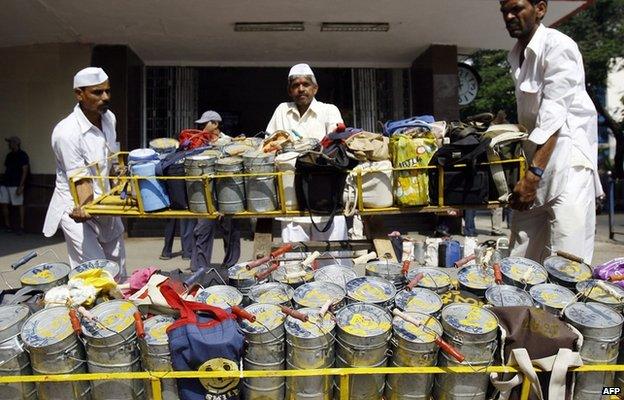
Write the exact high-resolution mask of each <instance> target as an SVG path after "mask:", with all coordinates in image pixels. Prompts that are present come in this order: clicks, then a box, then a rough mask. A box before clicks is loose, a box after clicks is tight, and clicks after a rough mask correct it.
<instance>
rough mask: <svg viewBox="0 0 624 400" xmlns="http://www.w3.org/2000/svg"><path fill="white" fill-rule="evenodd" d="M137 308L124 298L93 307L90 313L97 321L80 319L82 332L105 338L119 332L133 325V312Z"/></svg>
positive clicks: (89, 335)
mask: <svg viewBox="0 0 624 400" xmlns="http://www.w3.org/2000/svg"><path fill="white" fill-rule="evenodd" d="M137 311H138V309H137V308H136V306H135V305H134V304H132V303H131V302H129V301H126V300H111V301H107V302H105V303H101V304H98V305H97V306H95V307H93V309H92V310H91V314H93V316H94V317H95V318H96V320H97V321H98V322H97V323H92V322H89V321H88V320H86V319H83V320H82V332H83V333H84V335H85V336H87V337H93V338H106V337H110V336H112V335H115V334H116V333H121V332H123V331H124V330H126V329H127V328H128V327H130V326H132V325H134V313H135V312H137Z"/></svg>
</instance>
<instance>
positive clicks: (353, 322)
mask: <svg viewBox="0 0 624 400" xmlns="http://www.w3.org/2000/svg"><path fill="white" fill-rule="evenodd" d="M390 326H391V325H390V322H387V321H382V322H377V321H375V320H373V319H372V318H370V317H369V316H367V315H363V314H360V313H355V314H353V315H352V316H351V319H350V320H349V323H348V325H346V326H343V327H342V329H344V331H345V332H347V333H350V334H352V335H356V336H369V335H371V334H377V333H381V332H386V331H388V330H389V329H390Z"/></svg>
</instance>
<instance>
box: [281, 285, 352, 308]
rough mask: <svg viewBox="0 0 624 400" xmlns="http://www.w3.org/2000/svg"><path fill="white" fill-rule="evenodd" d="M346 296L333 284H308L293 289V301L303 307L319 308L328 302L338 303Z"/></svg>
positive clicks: (342, 290) (341, 289) (343, 291)
mask: <svg viewBox="0 0 624 400" xmlns="http://www.w3.org/2000/svg"><path fill="white" fill-rule="evenodd" d="M345 296H346V293H345V290H344V289H343V288H341V287H340V286H338V285H336V284H335V283H330V282H309V283H305V284H303V285H301V286H299V287H298V288H297V289H295V293H294V295H293V300H294V301H295V302H296V303H297V304H300V305H301V306H303V307H311V308H321V307H323V305H325V303H326V302H327V301H328V300H331V302H332V303H331V304H332V305H334V304H337V303H340V302H341V301H342V300H343V299H344V298H345Z"/></svg>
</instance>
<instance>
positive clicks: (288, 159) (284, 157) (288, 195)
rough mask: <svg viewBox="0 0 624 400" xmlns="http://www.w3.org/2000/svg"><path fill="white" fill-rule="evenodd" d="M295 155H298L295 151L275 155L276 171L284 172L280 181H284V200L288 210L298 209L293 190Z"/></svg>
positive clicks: (295, 194)
mask: <svg viewBox="0 0 624 400" xmlns="http://www.w3.org/2000/svg"><path fill="white" fill-rule="evenodd" d="M297 157H299V153H297V152H295V151H289V152H287V153H282V154H280V155H278V156H277V157H275V167H276V168H277V172H284V174H283V175H282V182H283V183H284V201H285V202H286V210H288V211H294V210H298V209H299V204H298V203H297V193H296V191H295V164H296V163H297Z"/></svg>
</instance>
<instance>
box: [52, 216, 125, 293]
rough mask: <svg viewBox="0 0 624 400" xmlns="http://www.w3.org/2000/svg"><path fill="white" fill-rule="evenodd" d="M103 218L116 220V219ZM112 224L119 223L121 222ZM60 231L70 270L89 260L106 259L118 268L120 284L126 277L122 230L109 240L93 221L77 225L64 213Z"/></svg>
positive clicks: (108, 233) (107, 233)
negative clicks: (63, 239)
mask: <svg viewBox="0 0 624 400" xmlns="http://www.w3.org/2000/svg"><path fill="white" fill-rule="evenodd" d="M100 218H102V217H100ZM103 218H117V219H118V217H103ZM109 222H110V221H109ZM112 222H113V223H121V221H112ZM61 229H63V235H65V243H66V244H67V254H68V256H69V263H70V266H71V267H72V269H73V268H76V267H77V266H78V265H79V264H82V263H84V262H87V261H90V260H96V259H106V260H111V261H115V262H116V263H118V264H119V268H120V272H119V278H120V282H123V280H124V279H125V278H126V276H127V273H126V248H125V246H124V241H123V230H121V234H119V235H113V237H112V238H111V237H110V236H111V235H110V232H100V229H98V224H97V223H95V222H94V221H87V222H84V223H78V222H75V221H74V220H73V219H71V218H70V217H69V215H68V214H67V213H64V214H63V216H62V217H61ZM107 236H109V237H107Z"/></svg>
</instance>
